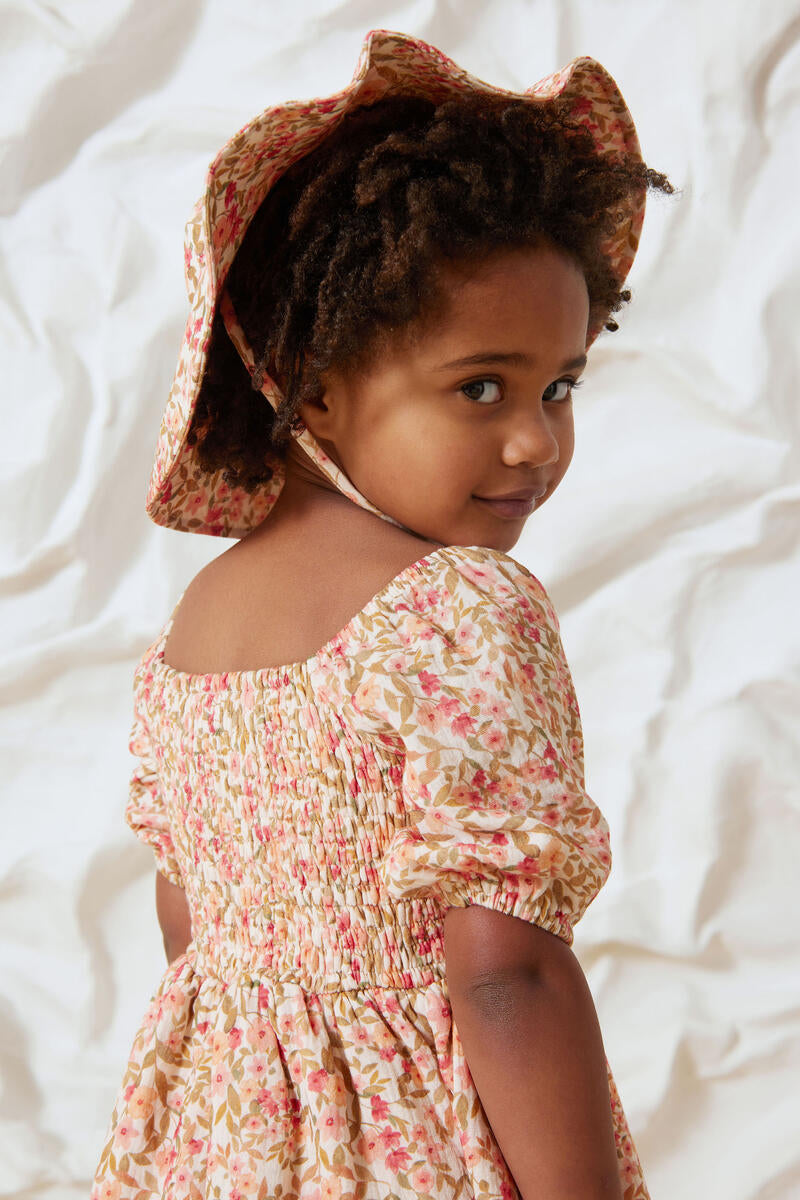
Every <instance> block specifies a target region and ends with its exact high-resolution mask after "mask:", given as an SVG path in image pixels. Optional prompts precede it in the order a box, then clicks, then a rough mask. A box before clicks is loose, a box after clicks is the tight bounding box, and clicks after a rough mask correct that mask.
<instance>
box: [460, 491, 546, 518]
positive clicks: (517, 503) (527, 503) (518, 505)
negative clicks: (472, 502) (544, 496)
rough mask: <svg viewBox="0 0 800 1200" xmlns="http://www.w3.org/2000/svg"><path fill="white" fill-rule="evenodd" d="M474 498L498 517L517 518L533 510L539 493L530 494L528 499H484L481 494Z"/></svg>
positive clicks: (527, 514) (539, 496)
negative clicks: (535, 494)
mask: <svg viewBox="0 0 800 1200" xmlns="http://www.w3.org/2000/svg"><path fill="white" fill-rule="evenodd" d="M475 499H476V500H479V501H480V503H481V504H485V505H486V506H487V508H490V509H491V510H492V512H494V513H497V515H498V516H499V517H510V518H511V519H512V520H514V519H516V520H519V518H520V517H527V516H529V515H530V514H531V513H532V512H533V510H534V509H535V508H536V505H537V504H538V503H539V500H540V499H541V495H537V496H532V497H531V499H530V500H485V499H484V498H483V496H476V497H475Z"/></svg>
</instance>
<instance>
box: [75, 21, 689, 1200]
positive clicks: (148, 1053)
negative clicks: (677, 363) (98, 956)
mask: <svg viewBox="0 0 800 1200" xmlns="http://www.w3.org/2000/svg"><path fill="white" fill-rule="evenodd" d="M650 187H657V188H660V189H662V190H664V191H670V190H671V188H670V185H669V183H668V182H667V180H666V179H665V178H664V177H663V176H661V175H658V174H657V173H655V172H654V171H652V170H650V169H649V168H647V167H646V166H645V165H644V163H643V162H642V159H641V156H640V153H639V147H638V142H637V139H636V133H635V130H634V127H633V123H632V121H631V118H630V114H629V113H628V110H627V108H626V106H625V103H624V101H623V99H622V97H621V95H620V93H619V91H618V90H617V87H616V85H615V84H614V81H613V80H612V79H611V78H610V77H609V76H608V74H607V73H606V72H605V71H604V70H603V68H602V67H601V66H600V65H599V64H598V63H596V62H595V61H594V60H592V59H589V58H579V59H575V60H574V61H573V62H572V63H570V64H569V65H568V66H567V67H565V68H564V69H563V70H562V71H560V72H558V73H557V74H555V75H553V76H551V77H549V78H548V79H546V80H543V81H542V82H541V83H539V84H537V85H536V86H535V87H533V88H531V89H529V90H528V91H526V92H524V93H521V94H514V93H510V92H504V91H502V90H501V89H497V88H493V87H490V86H489V85H488V84H485V83H483V82H481V81H480V80H478V79H476V78H474V77H473V76H470V75H468V74H467V73H466V72H465V71H463V70H461V69H460V68H459V67H458V66H456V64H455V63H453V62H452V61H451V60H450V59H448V58H446V57H445V56H444V55H443V54H441V53H440V52H439V51H438V50H436V49H435V48H434V47H432V46H429V45H426V44H425V43H423V42H419V41H415V40H413V39H411V38H409V37H406V36H404V35H402V34H397V33H390V32H387V31H385V30H373V31H372V32H371V33H370V34H368V36H367V38H366V40H365V42H364V45H363V48H362V51H361V56H360V59H359V63H358V65H357V68H356V71H355V74H354V77H353V81H352V83H351V84H350V85H349V87H347V88H346V89H345V90H344V91H342V92H340V93H339V94H337V95H335V96H333V97H330V98H328V99H321V100H314V101H310V102H302V103H301V102H298V103H293V104H285V105H281V106H278V107H276V108H273V109H270V110H268V111H267V112H266V113H264V114H262V115H261V116H260V117H258V118H256V119H255V120H254V121H253V122H251V123H250V124H249V125H248V126H246V127H245V128H244V129H243V130H241V131H240V132H239V133H238V134H237V135H236V136H235V137H234V138H233V139H232V140H231V141H230V142H228V144H227V145H226V146H225V147H224V148H223V150H222V151H221V152H220V154H219V155H218V157H217V158H216V159H215V161H214V163H213V164H212V166H211V169H210V172H209V176H208V185H207V189H206V192H205V195H204V196H203V197H202V199H201V201H200V203H199V204H198V206H197V208H196V210H195V213H194V215H193V217H192V219H191V220H190V222H189V225H188V226H187V246H186V278H187V285H188V289H189V295H190V300H191V314H190V317H189V322H188V325H187V331H186V339H185V343H184V346H183V351H182V354H181V359H180V363H179V366H178V371H177V375H176V378H175V384H174V387H173V390H172V393H171V395H170V398H169V401H168V404H167V409H166V412H165V415H164V420H163V423H162V428H161V436H160V439H159V442H158V448H157V454H156V461H155V465H154V469H153V475H152V479H151V484H150V490H149V493H148V497H147V512H148V513H149V515H150V517H151V518H152V519H153V520H154V521H156V522H158V523H159V524H161V525H166V526H170V527H172V528H174V529H180V530H185V531H189V532H195V533H205V534H215V535H221V536H226V537H233V538H236V539H238V540H237V542H236V544H235V545H234V546H232V547H231V548H230V549H228V550H226V551H225V553H223V554H222V555H220V556H219V557H218V558H216V559H215V560H214V561H213V562H211V563H210V564H209V566H207V567H206V568H205V569H204V570H202V571H201V572H200V573H199V575H198V576H197V577H196V578H195V579H194V580H193V581H192V582H191V584H190V585H189V586H188V587H187V589H186V590H185V592H184V594H183V596H182V597H181V598H180V600H179V602H178V605H177V606H176V608H175V610H174V611H173V613H172V616H171V617H170V619H169V621H168V622H167V624H166V625H165V627H164V628H163V630H162V632H161V633H160V635H159V636H158V638H157V639H156V641H155V642H154V643H153V644H152V645H151V646H150V647H149V648H148V649H147V651H146V652H145V654H144V656H143V657H142V659H141V661H140V663H139V665H138V667H137V670H136V674H135V688H134V696H135V721H134V727H133V732H132V737H131V743H130V747H131V751H132V752H133V754H134V755H135V756H136V769H135V771H134V773H133V776H132V780H131V789H130V799H129V802H128V805H127V809H126V816H127V819H128V822H129V823H130V825H131V827H132V828H133V830H134V831H135V832H136V833H137V834H138V835H139V836H140V837H141V838H142V839H143V840H144V841H145V842H147V843H149V844H150V845H151V846H152V848H153V850H154V852H155V857H156V863H157V867H158V872H159V874H158V876H157V879H158V886H157V903H158V913H159V918H160V920H161V924H162V928H163V930H164V940H165V947H166V950H167V956H168V959H169V960H170V962H169V966H168V968H167V970H166V972H165V974H164V976H163V978H162V980H161V982H160V984H159V986H158V988H157V990H156V992H155V994H154V997H153V999H152V1003H151V1004H150V1006H149V1008H148V1010H147V1013H146V1014H145V1017H144V1021H143V1023H142V1026H141V1028H140V1030H139V1032H138V1033H137V1035H136V1038H135V1040H134V1043H133V1047H132V1050H131V1054H130V1060H129V1063H128V1067H127V1071H126V1074H125V1078H124V1080H123V1082H122V1086H121V1089H120V1092H119V1095H118V1098H117V1102H116V1104H115V1107H114V1110H113V1114H112V1119H111V1124H110V1128H109V1132H108V1137H107V1141H106V1144H105V1147H104V1148H103V1150H102V1154H101V1157H100V1162H99V1166H98V1168H97V1173H96V1177H95V1183H94V1189H93V1191H92V1197H93V1200H100V1198H101V1197H103V1198H111V1197H115V1198H120V1197H122V1198H126V1200H128V1198H129V1200H134V1198H136V1200H145V1198H146V1197H156V1196H158V1197H162V1196H163V1197H167V1196H169V1197H171V1198H181V1200H182V1198H184V1197H186V1198H194V1197H196V1198H198V1200H199V1198H200V1197H205V1196H208V1197H225V1198H226V1200H239V1198H240V1197H251V1196H252V1197H257V1198H258V1200H277V1198H281V1200H294V1198H295V1197H300V1198H303V1200H306V1198H308V1200H322V1198H328V1197H330V1198H333V1200H367V1198H369V1200H373V1198H374V1200H388V1198H389V1197H392V1198H398V1200H410V1198H411V1197H415V1198H416V1197H432V1198H434V1200H444V1198H447V1200H451V1198H455V1197H464V1200H467V1198H469V1197H473V1196H475V1197H477V1196H481V1197H486V1198H487V1200H498V1198H500V1197H504V1198H508V1200H513V1198H514V1197H517V1196H521V1197H522V1198H523V1200H573V1198H574V1200H578V1198H580V1200H600V1197H603V1198H604V1200H611V1198H612V1197H613V1198H616V1200H620V1198H623V1197H624V1200H645V1198H646V1197H647V1196H648V1192H647V1188H646V1186H645V1182H644V1180H643V1177H642V1171H641V1167H640V1163H639V1159H638V1157H637V1153H636V1150H635V1148H634V1144H633V1142H632V1140H631V1136H630V1133H629V1130H628V1127H627V1123H626V1118H625V1115H624V1112H623V1109H622V1106H621V1104H620V1099H619V1096H618V1093H617V1090H616V1087H615V1084H614V1079H613V1076H612V1074H611V1071H610V1068H609V1067H608V1063H607V1062H606V1059H605V1055H604V1050H603V1042H602V1037H601V1034H600V1030H599V1028H598V1023H597V1017H596V1013H595V1010H594V1006H593V1003H592V998H591V994H590V991H589V988H588V986H587V983H586V980H585V978H584V976H583V974H582V972H581V969H580V967H579V965H578V961H577V959H576V957H575V955H574V954H573V952H572V950H571V949H570V946H571V943H572V940H573V932H574V927H575V924H576V922H577V921H578V920H579V919H580V917H581V916H582V915H583V913H584V912H585V910H586V908H587V906H588V905H589V904H590V903H591V901H592V900H593V899H594V897H595V896H596V894H597V892H598V891H599V889H600V888H601V887H602V885H603V883H604V882H605V880H606V878H607V876H608V874H609V871H610V869H611V853H610V849H609V839H608V826H607V823H606V821H605V818H604V817H603V815H602V813H601V811H600V810H599V809H598V807H597V806H596V805H595V804H594V802H593V801H592V800H591V799H590V797H589V796H588V795H587V793H586V791H585V788H584V774H583V744H582V736H581V725H580V717H579V712H578V704H577V701H576V698H575V694H574V691H573V687H572V681H571V677H570V672H569V668H568V666H567V663H566V660H565V658H564V652H563V649H562V645H561V641H560V637H559V625H558V619H557V617H556V614H555V612H554V611H553V608H552V605H551V603H550V601H549V599H548V596H547V593H546V592H545V590H544V588H543V586H542V585H541V583H540V582H539V581H538V580H537V579H536V578H535V577H534V576H533V575H532V574H531V573H530V572H529V571H528V570H527V569H526V568H525V567H523V566H522V565H521V564H520V563H518V562H517V561H516V560H515V559H514V558H513V557H511V555H510V554H509V553H508V551H509V550H510V549H511V548H512V547H513V546H514V544H515V543H516V541H517V540H518V538H519V536H520V534H521V532H522V530H523V527H524V525H525V520H526V518H527V517H528V516H529V515H530V514H531V513H532V512H533V511H534V509H535V508H538V507H539V506H540V505H541V504H543V503H544V501H545V500H546V499H547V498H548V497H549V496H550V495H552V493H553V491H554V490H555V489H556V487H557V486H558V485H559V483H560V482H561V480H562V478H563V476H564V473H565V471H566V470H567V467H568V466H569V462H570V459H571V456H572V448H573V419H572V410H571V395H572V392H573V391H574V389H575V388H576V387H577V386H578V385H579V376H580V374H581V371H582V369H583V367H584V366H585V363H586V351H587V348H588V347H589V346H590V345H591V343H592V341H593V340H594V338H595V337H596V336H597V334H598V332H599V331H600V330H601V328H602V327H603V326H605V328H606V329H615V328H616V324H615V323H614V321H613V319H612V317H611V314H612V313H613V312H615V311H617V310H618V309H619V308H620V307H621V306H622V304H623V302H624V301H625V300H627V299H628V298H629V294H628V293H627V292H625V291H623V290H622V285H623V282H624V279H625V276H626V274H627V272H628V270H629V268H630V265H631V261H632V258H633V255H634V252H635V249H636V245H637V241H638V237H639V232H640V228H641V222H642V217H643V213H644V203H645V195H646V192H647V190H648V188H650ZM353 614H355V615H353Z"/></svg>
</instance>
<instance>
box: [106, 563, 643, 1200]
mask: <svg viewBox="0 0 800 1200" xmlns="http://www.w3.org/2000/svg"><path fill="white" fill-rule="evenodd" d="M176 607H177V606H176ZM173 616H174V613H173ZM171 623H172V618H170V620H169V621H168V622H167V624H166V625H165V627H164V629H163V630H162V632H161V634H160V636H159V637H158V638H157V639H156V641H155V642H154V643H153V644H152V645H151V646H150V647H149V648H148V649H147V650H146V651H145V654H144V655H143V657H142V659H141V661H140V663H139V665H138V667H137V669H136V673H135V680H134V695H135V720H134V727H133V731H132V736H131V742H130V748H131V751H132V752H133V754H134V755H135V756H136V760H135V761H136V766H135V770H134V772H133V775H132V778H131V787H130V795H129V801H128V804H127V808H126V816H127V820H128V822H129V824H130V826H131V827H132V829H133V830H134V831H135V833H136V834H138V836H139V837H140V838H142V839H143V840H144V841H145V842H146V843H148V844H149V845H150V846H151V847H152V849H153V851H154V853H155V858H156V863H157V866H158V869H159V870H160V871H161V872H162V874H164V875H165V876H166V877H167V878H168V879H170V880H171V881H172V882H173V883H176V884H179V885H180V886H181V887H182V888H184V889H185V891H186V897H187V901H188V905H189V909H190V912H191V919H192V940H191V942H190V943H189V946H188V947H187V949H186V951H185V952H184V953H183V954H182V955H181V956H180V957H179V958H176V959H175V960H174V961H173V962H172V963H171V964H170V965H169V966H168V967H167V969H166V971H165V972H164V974H163V977H162V978H161V981H160V983H159V984H158V986H157V988H156V990H155V993H154V995H153V997H152V1000H151V1002H150V1004H149V1006H148V1008H147V1011H146V1013H145V1014H144V1018H143V1020H142V1024H141V1027H140V1029H139V1030H138V1032H137V1033H136V1036H135V1039H134V1041H133V1045H132V1048H131V1051H130V1056H129V1060H128V1064H127V1069H126V1071H125V1075H124V1078H123V1080H122V1084H121V1087H120V1090H119V1093H118V1096H117V1099H116V1103H115V1106H114V1109H113V1113H112V1117H111V1122H110V1126H109V1129H108V1134H107V1138H106V1142H105V1146H104V1147H103V1150H102V1153H101V1157H100V1162H99V1165H98V1168H97V1172H96V1176H95V1181H94V1186H93V1190H92V1193H91V1195H92V1200H101V1198H102V1200H111V1198H114V1200H117V1198H122V1200H150V1198H151V1197H169V1198H170V1200H201V1198H205V1197H209V1198H210V1197H218V1198H220V1200H221V1198H224V1200H240V1198H244V1197H253V1198H256V1200H296V1198H299V1200H390V1198H392V1200H412V1198H413V1200H419V1198H420V1197H422V1198H425V1197H430V1198H432V1200H455V1198H462V1197H463V1198H464V1200H471V1198H472V1197H483V1198H485V1200H518V1197H519V1192H518V1190H517V1188H516V1186H515V1183H514V1180H513V1177H512V1176H511V1174H510V1171H509V1170H508V1167H507V1166H506V1164H505V1161H504V1159H503V1157H502V1154H501V1153H500V1150H499V1147H498V1145H497V1143H496V1141H495V1138H494V1135H493V1133H492V1129H491V1127H490V1125H489V1124H488V1121H487V1119H486V1115H485V1113H484V1111H483V1108H482V1106H481V1103H480V1099H479V1096H478V1093H477V1091H476V1089H475V1086H474V1084H473V1081H472V1078H471V1076H470V1071H469V1067H468V1065H467V1061H466V1058H465V1055H464V1051H463V1048H462V1045H461V1041H460V1039H459V1035H458V1029H457V1027H456V1024H455V1022H454V1020H453V1016H452V1012H451V1008H450V1003H449V999H448V990H447V982H446V975H445V962H444V952H443V941H442V939H443V919H444V915H445V913H446V911H447V908H448V907H449V906H457V907H465V906H466V905H468V904H480V905H483V906H484V907H487V908H491V909H494V910H496V911H497V912H503V913H510V914H512V915H514V916H516V917H519V918H522V919H523V920H525V921H531V922H532V923H534V924H536V925H540V926H541V927H542V928H544V929H547V930H549V931H550V932H551V933H553V934H555V935H556V936H557V937H560V938H562V939H563V940H564V941H565V942H566V943H567V944H571V942H572V938H573V929H574V926H575V923H576V922H577V921H578V920H579V919H580V917H581V916H582V914H583V913H584V912H585V910H586V908H587V906H588V905H589V904H590V903H591V901H592V900H593V899H594V897H595V896H596V895H597V892H598V891H599V889H600V888H601V887H602V885H603V883H604V882H605V880H606V878H607V876H608V873H609V871H610V869H611V854H610V850H609V836H608V825H607V823H606V820H605V818H604V817H603V815H602V813H601V811H600V810H599V809H598V807H597V806H596V805H595V804H594V802H593V801H592V800H591V799H590V798H589V796H588V795H587V794H586V791H585V790H584V777H583V742H582V735H581V725H580V716H579V711H578V705H577V702H576V698H575V693H574V690H573V686H572V680H571V676H570V671H569V668H568V665H567V663H566V660H565V657H564V652H563V648H562V644H561V639H560V635H559V624H558V619H557V617H556V614H555V612H554V610H553V607H552V605H551V603H550V600H549V598H548V596H547V594H546V592H545V590H544V588H543V587H542V585H541V584H540V583H539V581H538V580H537V579H536V578H535V577H534V576H533V575H531V573H530V572H529V571H528V570H527V569H526V568H525V567H523V566H521V565H520V564H519V563H518V562H516V560H515V559H513V558H511V557H510V556H509V555H508V554H505V553H503V552H502V551H499V550H495V549H490V548H487V547H483V546H458V545H453V546H442V547H441V548H437V549H436V550H434V551H433V552H429V553H428V554H427V555H426V556H425V557H424V558H421V559H419V560H418V561H417V562H415V563H414V564H413V565H411V566H409V567H408V568H406V569H405V570H403V571H401V572H400V573H399V574H398V575H397V576H395V578H394V579H392V580H391V582H390V583H388V584H387V585H386V586H385V587H384V588H383V589H382V590H381V591H380V592H378V593H377V595H375V596H374V597H373V598H372V599H371V600H370V601H369V603H368V604H367V605H366V606H365V607H364V608H363V609H362V610H361V611H360V612H359V613H358V614H357V615H356V616H355V617H353V618H352V620H351V621H350V622H349V623H348V624H347V625H346V626H345V628H344V629H342V630H341V631H340V632H339V633H338V634H337V635H336V636H335V637H334V638H332V639H331V640H330V641H329V642H328V643H327V644H326V645H325V646H323V647H322V649H320V650H319V651H318V652H317V653H316V654H315V655H314V656H313V658H310V659H308V660H306V661H305V662H297V663H292V664H290V665H288V666H282V667H267V668H263V669H259V670H252V671H227V672H224V673H221V674H190V673H187V672H183V671H179V670H176V669H174V668H172V667H171V666H169V665H168V664H166V663H165V662H164V645H165V642H166V639H167V636H168V633H169V629H170V626H171ZM530 1050H531V1053H533V1052H534V1050H535V1048H534V1047H533V1046H531V1047H530ZM608 1085H609V1104H610V1106H611V1110H612V1116H613V1124H614V1130H615V1138H616V1145H617V1157H618V1162H619V1172H620V1178H621V1181H622V1185H623V1194H624V1197H625V1200H649V1198H648V1192H647V1188H646V1186H645V1183H644V1180H643V1177H642V1171H641V1167H640V1163H639V1159H638V1156H637V1153H636V1149H635V1146H634V1144H633V1141H632V1139H631V1135H630V1132H629V1129H628V1126H627V1121H626V1118H625V1114H624V1111H623V1109H622V1105H621V1103H620V1099H619V1095H618V1093H617V1089H616V1086H615V1083H614V1079H613V1076H612V1074H611V1070H610V1068H609V1069H608ZM531 1137H536V1130H531Z"/></svg>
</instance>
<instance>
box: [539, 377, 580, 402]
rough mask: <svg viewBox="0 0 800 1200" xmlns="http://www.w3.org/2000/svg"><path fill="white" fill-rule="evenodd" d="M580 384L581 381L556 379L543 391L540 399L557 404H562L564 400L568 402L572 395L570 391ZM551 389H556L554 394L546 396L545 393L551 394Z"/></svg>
mask: <svg viewBox="0 0 800 1200" xmlns="http://www.w3.org/2000/svg"><path fill="white" fill-rule="evenodd" d="M582 383H583V380H582V379H557V380H556V381H555V383H551V384H549V385H548V386H547V387H546V388H545V389H544V395H543V396H542V399H543V400H555V401H556V402H557V403H559V402H563V401H564V400H569V398H570V396H571V395H572V389H573V388H577V387H580V386H581V384H582ZM553 388H555V389H556V392H555V393H554V394H552V395H549V396H548V394H547V393H548V392H551V391H552V389H553Z"/></svg>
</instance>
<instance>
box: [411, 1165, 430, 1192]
mask: <svg viewBox="0 0 800 1200" xmlns="http://www.w3.org/2000/svg"><path fill="white" fill-rule="evenodd" d="M409 1178H410V1180H411V1183H412V1184H413V1186H414V1190H415V1191H417V1192H422V1193H424V1194H425V1195H427V1194H429V1193H430V1192H432V1191H433V1184H434V1181H435V1179H436V1176H435V1175H434V1173H433V1171H432V1170H431V1169H430V1167H415V1169H414V1170H413V1171H412V1172H411V1174H410V1176H409Z"/></svg>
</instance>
